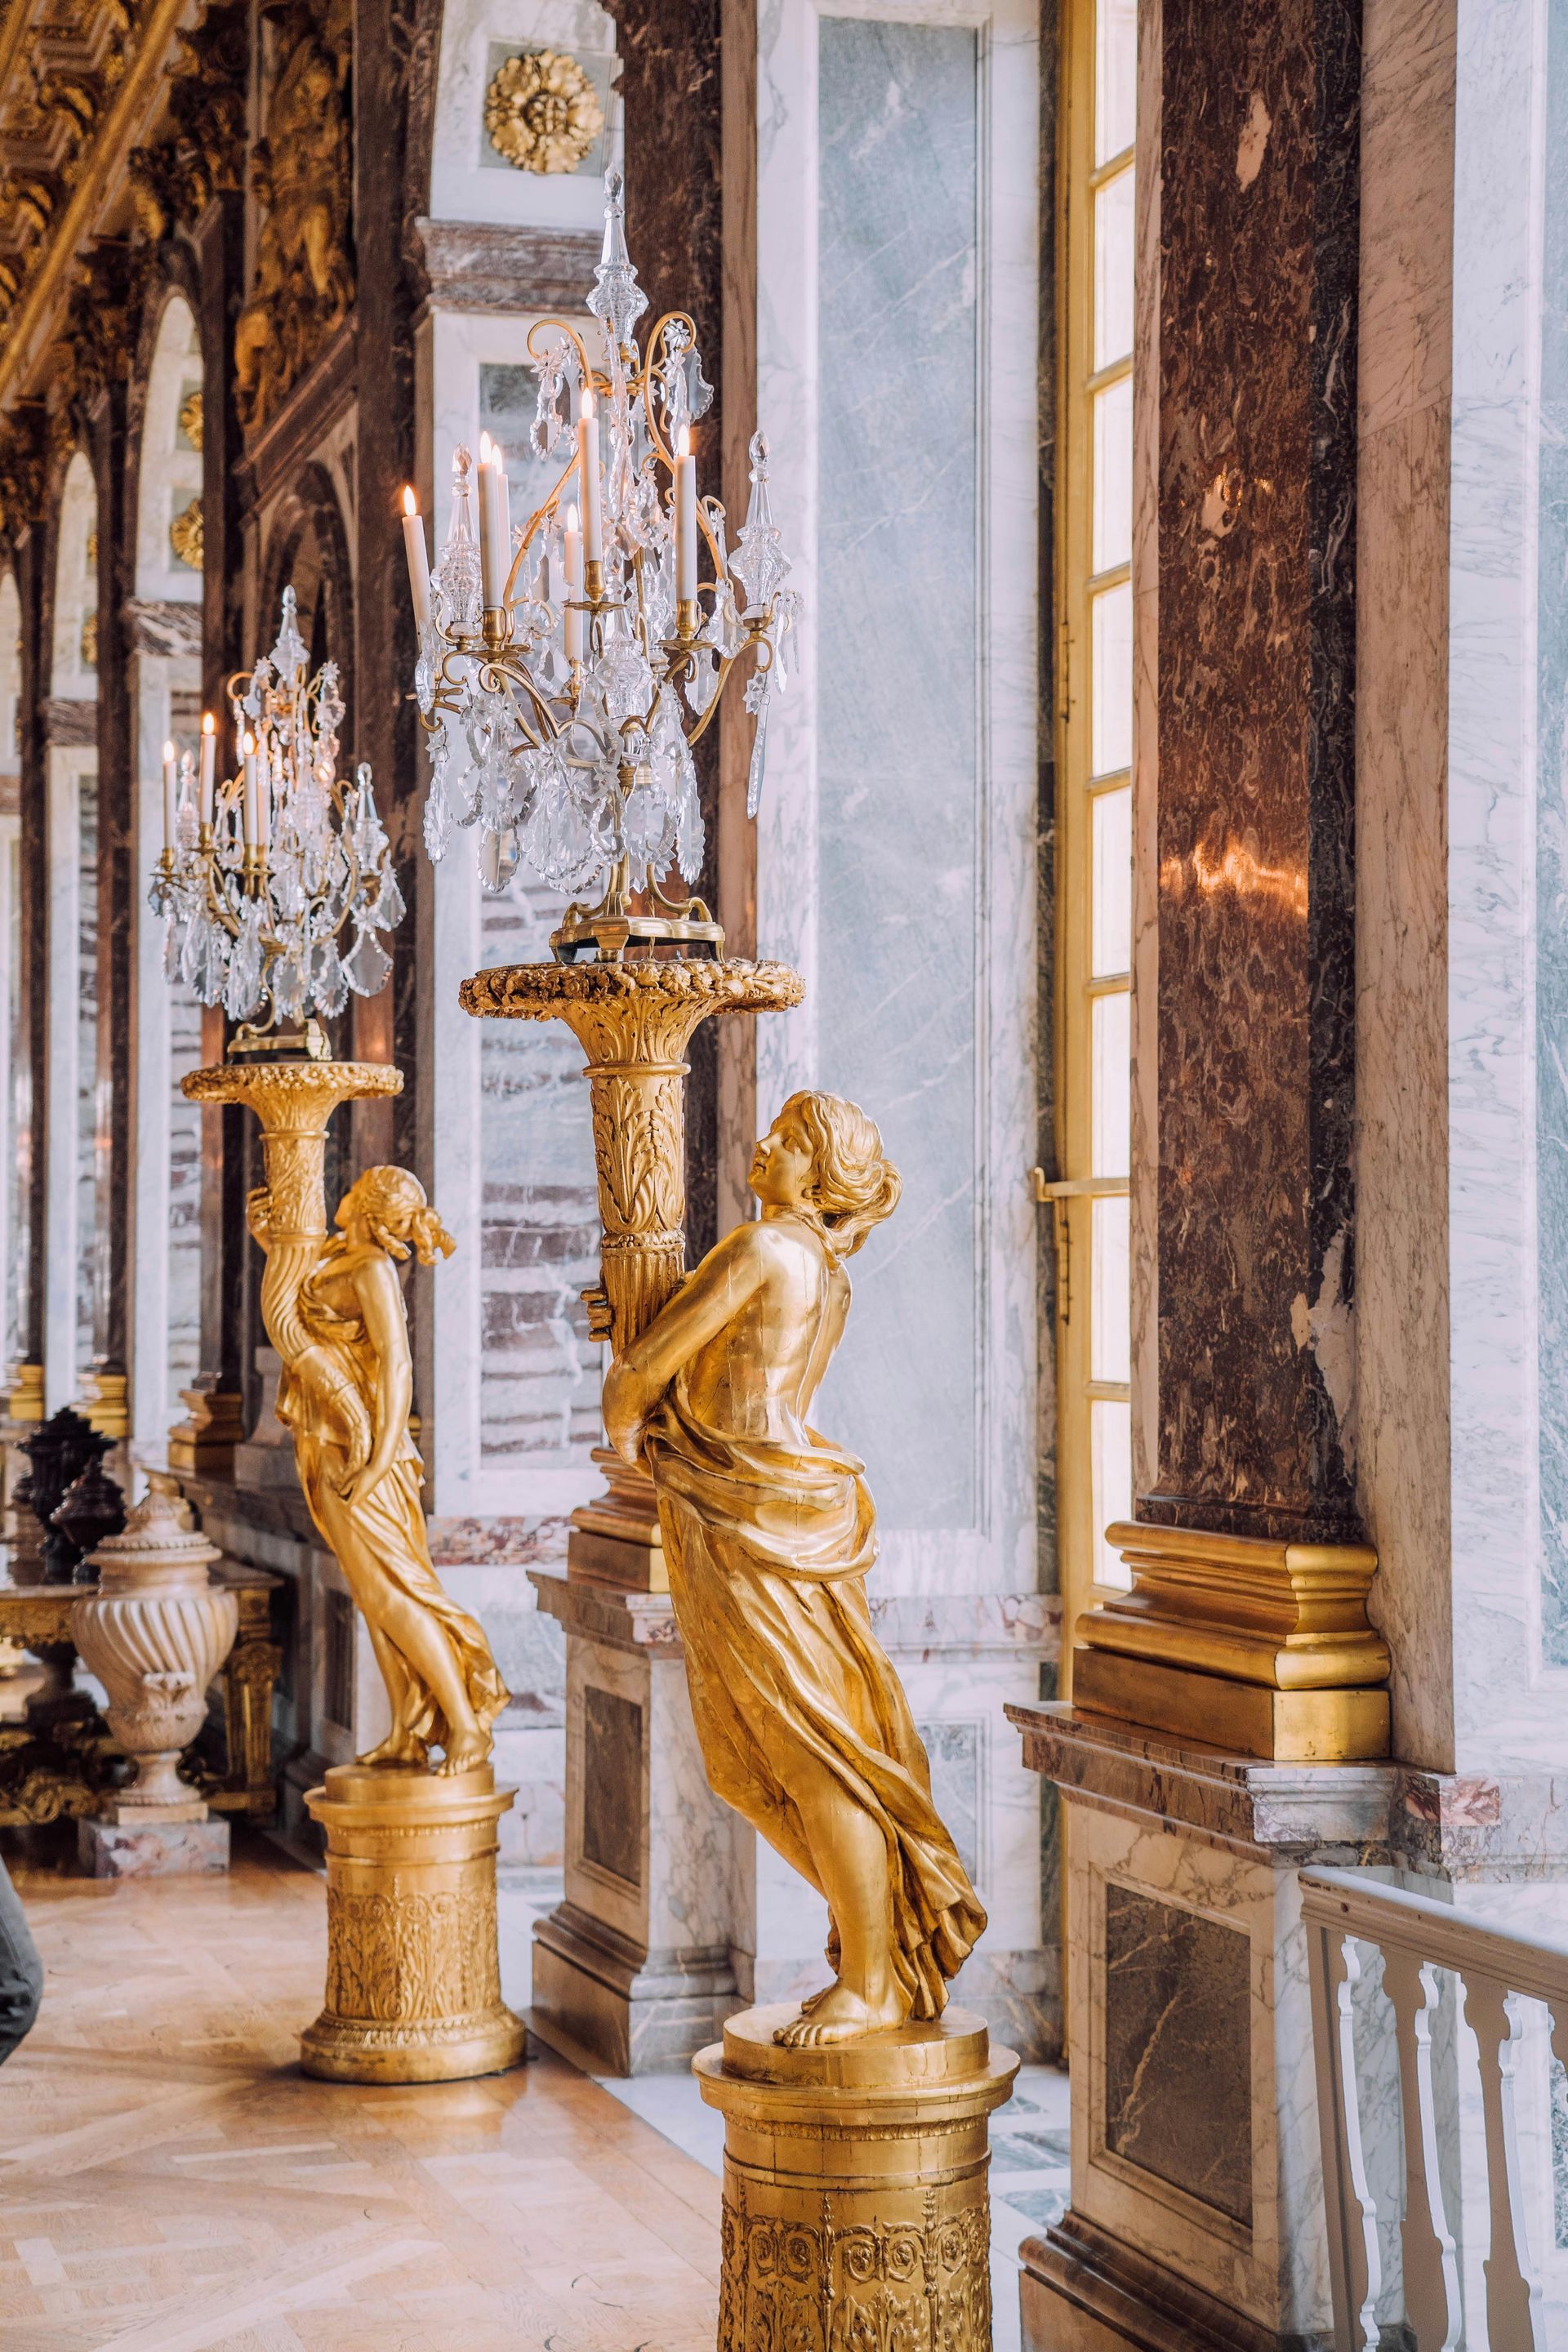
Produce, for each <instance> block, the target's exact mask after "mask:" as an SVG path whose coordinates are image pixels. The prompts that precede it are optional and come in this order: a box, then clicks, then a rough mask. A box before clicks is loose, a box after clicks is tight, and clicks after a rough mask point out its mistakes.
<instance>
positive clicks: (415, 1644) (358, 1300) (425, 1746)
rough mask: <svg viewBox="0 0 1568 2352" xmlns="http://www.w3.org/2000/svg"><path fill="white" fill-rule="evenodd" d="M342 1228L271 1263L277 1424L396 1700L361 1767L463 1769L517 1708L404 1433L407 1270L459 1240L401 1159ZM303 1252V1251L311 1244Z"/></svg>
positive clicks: (259, 1229)
mask: <svg viewBox="0 0 1568 2352" xmlns="http://www.w3.org/2000/svg"><path fill="white" fill-rule="evenodd" d="M247 1215H248V1221H249V1225H250V1230H251V1233H252V1234H253V1235H254V1236H255V1238H256V1240H257V1241H258V1243H259V1244H260V1246H261V1247H262V1249H263V1250H266V1251H268V1253H269V1254H270V1253H271V1251H272V1248H273V1242H274V1235H273V1232H272V1222H273V1221H272V1215H271V1196H270V1194H269V1193H268V1190H267V1188H266V1186H265V1185H263V1186H262V1187H261V1188H260V1189H259V1190H258V1191H257V1192H253V1193H252V1194H251V1196H250V1199H249V1202H248V1204H247ZM337 1223H338V1227H339V1230H338V1232H337V1233H336V1234H332V1235H331V1237H328V1236H327V1235H324V1234H311V1235H309V1236H300V1235H297V1234H293V1233H292V1232H290V1233H289V1236H288V1240H287V1242H284V1241H283V1238H282V1235H281V1234H279V1243H280V1244H281V1246H280V1249H279V1257H280V1258H281V1259H282V1260H283V1261H284V1262H285V1263H286V1264H287V1265H288V1273H289V1278H288V1279H287V1280H285V1281H283V1282H282V1283H279V1281H278V1280H277V1278H276V1276H277V1275H278V1274H279V1272H281V1271H282V1266H281V1265H279V1263H277V1262H275V1263H274V1265H272V1266H270V1267H269V1268H268V1275H269V1279H268V1284H267V1285H266V1286H265V1288H264V1290H263V1305H264V1307H265V1308H266V1320H267V1329H268V1338H269V1339H271V1341H272V1344H273V1346H274V1347H275V1348H276V1349H278V1352H279V1355H280V1356H281V1357H282V1359H283V1376H282V1379H281V1380H280V1381H279V1389H278V1418H279V1421H281V1422H282V1423H285V1425H286V1426H287V1427H288V1428H289V1429H291V1430H292V1432H293V1433H294V1458H295V1462H296V1464H297V1465H298V1468H299V1472H300V1485H301V1486H302V1487H303V1488H304V1490H305V1500H306V1502H307V1503H308V1504H309V1505H310V1516H311V1517H312V1518H313V1519H314V1520H315V1523H316V1525H317V1527H318V1528H320V1529H321V1533H322V1535H323V1536H324V1537H325V1538H326V1540H327V1542H328V1544H329V1545H330V1546H331V1549H332V1551H333V1552H334V1553H335V1555H336V1557H337V1559H338V1562H339V1565H340V1566H341V1567H342V1571H343V1575H344V1577H345V1578H346V1580H347V1581H348V1587H349V1591H351V1592H352V1593H353V1597H354V1600H355V1601H357V1602H358V1604H359V1607H360V1609H361V1610H362V1611H363V1615H364V1621H365V1624H366V1627H367V1628H368V1630H369V1633H370V1638H371V1643H372V1645H373V1646H374V1651H375V1655H376V1661H377V1663H378V1664H379V1665H380V1667H381V1671H382V1675H383V1677H384V1681H385V1684H386V1693H387V1697H388V1698H389V1700H390V1701H391V1704H392V1729H391V1731H390V1732H389V1733H388V1734H387V1737H386V1738H384V1740H382V1741H381V1742H380V1744H379V1745H378V1746H376V1747H374V1748H371V1750H370V1751H369V1753H368V1754H366V1755H364V1756H362V1757H361V1758H360V1759H359V1761H360V1762H361V1763H362V1764H402V1765H415V1766H420V1767H424V1766H427V1765H428V1764H429V1759H430V1750H431V1749H432V1748H440V1749H441V1750H442V1751H443V1753H442V1759H441V1761H440V1762H439V1763H438V1764H437V1765H436V1766H435V1768H434V1769H436V1770H437V1772H443V1773H452V1772H466V1771H468V1770H470V1769H472V1768H473V1767H474V1766H475V1765H478V1764H482V1763H484V1762H485V1760H486V1759H487V1758H488V1757H489V1752H490V1744H491V1743H490V1730H489V1727H490V1725H491V1724H492V1723H493V1722H494V1720H495V1718H496V1717H497V1716H498V1715H499V1714H500V1711H501V1709H502V1707H503V1706H505V1705H506V1702H507V1691H506V1685H504V1684H503V1683H502V1681H501V1678H500V1675H499V1674H498V1672H497V1671H496V1664H495V1660H494V1659H493V1657H492V1656H491V1655H490V1650H489V1643H488V1642H487V1641H486V1639H485V1636H484V1634H483V1633H482V1632H481V1631H480V1629H479V1626H478V1625H477V1624H476V1623H475V1622H474V1620H473V1619H472V1618H471V1617H470V1616H468V1614H467V1613H466V1612H465V1611H463V1610H461V1609H459V1608H458V1606H457V1604H456V1603H455V1602H454V1601H451V1600H449V1599H448V1597H447V1594H446V1593H445V1592H444V1591H442V1589H441V1586H440V1584H439V1582H438V1581H437V1575H436V1570H435V1569H434V1568H433V1566H432V1565H431V1560H430V1547H429V1541H428V1538H426V1531H425V1514H424V1511H423V1509H422V1508H421V1507H420V1501H419V1469H420V1463H419V1455H418V1454H417V1453H416V1450H415V1446H414V1443H413V1440H412V1439H411V1437H410V1436H409V1433H408V1413H409V1408H410V1405H411V1403H412V1402H413V1395H414V1371H413V1364H412V1361H411V1359H410V1356H409V1350H408V1318H407V1315H406V1313H405V1308H404V1304H403V1291H402V1287H401V1286H400V1284H399V1282H398V1278H397V1271H396V1268H397V1264H398V1263H401V1262H403V1261H405V1260H406V1258H407V1257H408V1255H409V1253H410V1251H411V1250H412V1251H413V1252H414V1253H415V1254H416V1255H417V1257H418V1259H419V1263H420V1265H431V1264H432V1263H433V1262H434V1260H435V1257H436V1254H437V1251H439V1252H441V1253H442V1255H446V1256H450V1255H451V1252H452V1250H453V1247H454V1246H455V1244H453V1241H452V1237H451V1235H450V1234H448V1233H447V1229H446V1227H445V1226H444V1225H443V1224H442V1223H441V1220H440V1218H439V1217H438V1216H437V1214H436V1212H435V1211H434V1209H432V1208H431V1207H430V1206H429V1205H428V1203H427V1202H426V1198H425V1189H424V1187H423V1185H422V1184H421V1183H420V1182H419V1180H418V1178H417V1177H416V1176H412V1175H410V1173H409V1171H407V1169H405V1168H367V1169H366V1171H365V1172H364V1174H363V1176H361V1177H360V1179H359V1180H358V1181H357V1182H356V1183H355V1184H353V1186H351V1188H350V1189H349V1191H348V1192H345V1193H344V1195H343V1197H342V1201H341V1202H340V1203H339V1206H338V1214H337ZM301 1242H303V1243H304V1244H305V1246H303V1247H302V1248H301V1246H300V1244H301Z"/></svg>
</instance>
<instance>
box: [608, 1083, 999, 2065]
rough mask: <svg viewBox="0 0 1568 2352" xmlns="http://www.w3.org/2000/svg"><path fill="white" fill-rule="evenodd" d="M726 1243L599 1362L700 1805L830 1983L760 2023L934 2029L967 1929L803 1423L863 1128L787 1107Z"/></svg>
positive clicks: (825, 1337) (821, 2031) (875, 1204)
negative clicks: (652, 1548) (649, 1551)
mask: <svg viewBox="0 0 1568 2352" xmlns="http://www.w3.org/2000/svg"><path fill="white" fill-rule="evenodd" d="M750 1182H751V1188H752V1192H754V1193H755V1194H756V1196H757V1199H758V1200H759V1202H761V1204H762V1213H761V1216H760V1218H759V1220H758V1221H757V1222H756V1223H749V1224H742V1225H739V1226H737V1227H736V1228H735V1230H734V1231H733V1232H732V1233H731V1234H729V1235H728V1236H727V1237H726V1238H725V1239H724V1240H723V1241H721V1243H720V1244H718V1246H717V1247H716V1248H714V1249H712V1250H710V1252H709V1253H708V1255H707V1256H706V1257H705V1258H704V1259H703V1260H702V1263H701V1264H700V1265H699V1266H698V1267H697V1269H696V1271H695V1273H693V1274H692V1275H691V1276H689V1278H688V1279H687V1280H686V1281H685V1282H684V1283H683V1284H682V1285H681V1286H680V1288H679V1290H678V1291H677V1292H676V1293H675V1295H674V1296H673V1297H671V1298H670V1299H669V1300H668V1303H667V1304H666V1305H665V1306H664V1307H662V1308H661V1310H660V1311H659V1313H658V1315H657V1316H656V1317H655V1318H654V1319H653V1321H652V1322H651V1323H650V1324H649V1326H648V1327H647V1329H646V1330H645V1331H643V1332H642V1334H641V1335H640V1337H639V1338H637V1339H636V1340H635V1341H634V1342H633V1343H632V1344H631V1345H630V1346H629V1347H628V1348H626V1349H625V1351H624V1352H623V1353H622V1354H621V1356H620V1357H619V1358H618V1360H616V1363H615V1364H614V1366H613V1367H612V1369H611V1370H610V1372H609V1374H608V1376H607V1378H606V1381H605V1399H604V1409H605V1427H606V1429H607V1430H608V1432H609V1434H610V1438H611V1441H612V1443H613V1444H615V1446H616V1449H617V1451H618V1452H619V1453H620V1454H622V1456H623V1457H624V1458H625V1459H626V1461H627V1462H635V1461H637V1459H639V1458H646V1460H647V1465H648V1468H649V1470H650V1471H651V1473H652V1476H653V1481H654V1486H655V1490H656V1493H657V1495H658V1509H659V1519H660V1524H661V1527H662V1529H663V1536H664V1545H665V1551H666V1555H667V1557H668V1561H669V1580H670V1593H671V1598H672V1601H673V1602H674V1608H675V1614H676V1619H677V1622H678V1623H679V1629H680V1636H681V1641H682V1643H683V1645H684V1647H685V1651H686V1658H687V1672H688V1676H689V1684H690V1691H691V1703H692V1709H693V1713H694V1715H695V1717H696V1722H697V1729H698V1735H699V1738H700V1742H701V1747H702V1755H703V1760H704V1763H705V1765H706V1767H707V1771H708V1776H709V1779H710V1781H711V1783H712V1786H713V1788H714V1790H716V1792H717V1793H718V1794H719V1795H720V1796H721V1797H723V1798H724V1799H725V1800H726V1801H728V1802H729V1803H730V1804H731V1805H733V1806H734V1807H735V1809H736V1811H738V1812H740V1813H742V1815H743V1816H744V1817H745V1819H746V1820H747V1821H748V1822H751V1824H752V1827H753V1828H754V1829H756V1830H758V1831H759V1832H761V1833H762V1835H763V1837H765V1838H766V1839H767V1840H768V1842H769V1843H771V1844H772V1845H773V1846H774V1847H775V1848H776V1849H777V1851H778V1852H779V1853H781V1854H782V1855H783V1856H784V1859H785V1861H786V1862H788V1863H790V1864H792V1865H793V1866H794V1867H795V1869H796V1870H798V1871H799V1872H800V1873H801V1874H802V1875H803V1876H804V1877H805V1878H806V1879H807V1880H808V1881H809V1882H810V1883H811V1884H812V1885H814V1886H816V1888H817V1889H818V1891H819V1892H820V1893H821V1894H822V1895H823V1896H824V1897H825V1898H826V1902H827V1906H828V1909H829V1912H830V1914H831V1917H832V1930H831V1938H830V1942H829V1946H828V1960H829V1964H830V1965H831V1966H832V1967H833V1968H834V1969H835V1970H836V1972H837V1973H836V1979H835V1981H834V1983H833V1984H831V1985H830V1986H829V1987H828V1988H827V1989H826V1991H824V1992H821V1993H818V1994H817V1995H816V1996H815V1998H814V1999H813V2000H810V2001H808V2002H806V2003H805V2004H804V2005H803V2008H802V2013H801V2015H800V2016H799V2018H797V2019H795V2020H793V2021H790V2022H788V2023H787V2024H784V2025H783V2026H781V2027H779V2028H778V2029H777V2032H776V2033H775V2037H774V2038H775V2040H777V2041H778V2042H782V2043H783V2044H784V2046H785V2047H788V2048H796V2049H810V2048H816V2047H822V2046H826V2045H828V2044H832V2043H836V2042H851V2041H855V2040H858V2039H859V2038H861V2037H863V2036H864V2035H866V2034H868V2033H875V2032H880V2031H883V2030H886V2029H889V2028H896V2027H899V2026H902V2025H903V2024H904V2023H905V2022H906V2021H909V2020H910V2019H914V2020H927V2019H934V2018H936V2017H938V2016H940V2015H941V2013H942V2009H943V2007H944V2005H945V2003H946V2000H947V1979H949V1978H951V1977H952V1976H954V1975H955V1974H956V1973H957V1971H958V1969H960V1968H961V1967H962V1965H963V1961H964V1959H965V1958H967V1956H968V1954H969V1952H970V1950H971V1948H973V1944H974V1943H975V1941H976V1939H977V1938H978V1937H979V1936H980V1935H981V1934H982V1933H983V1931H984V1926H985V1914H984V1911H983V1910H982V1908H981V1906H980V1904H979V1902H978V1901H977V1899H976V1897H975V1894H974V1890H973V1887H972V1885H970V1882H969V1877H968V1874H967V1873H966V1872H965V1870H964V1867H963V1863H962V1862H961V1861H960V1859H959V1856H958V1852H957V1849H956V1848H955V1846H954V1844H953V1842H952V1837H951V1836H950V1834H949V1832H948V1831H947V1829H946V1827H945V1826H944V1824H943V1823H942V1820H941V1818H940V1816H939V1815H938V1813H937V1811H936V1809H935V1807H934V1805H933V1804H932V1802H931V1773H930V1768H929V1765H928V1763H927V1759H926V1754H925V1750H924V1748H923V1747H922V1746H921V1740H920V1738H919V1735H918V1734H917V1732H916V1730H915V1727H914V1723H913V1721H912V1719H911V1717H910V1709H909V1703H908V1701H907V1699H906V1698H905V1696H904V1693H903V1689H902V1687H901V1685H900V1682H899V1678H898V1676H897V1675H896V1674H895V1673H894V1671H893V1668H892V1665H891V1664H890V1663H889V1659H888V1658H887V1656H886V1655H885V1654H884V1653H883V1651H882V1649H881V1647H880V1645H879V1643H878V1642H877V1641H876V1639H875V1637H874V1635H873V1634H872V1632H871V1622H870V1612H869V1609H868V1602H867V1597H866V1584H865V1578H866V1571H867V1570H868V1568H869V1567H870V1566H871V1563H872V1561H873V1560H874V1559H875V1558H876V1552H877V1539H876V1515H875V1511H874V1509H873V1507H872V1502H871V1497H870V1495H869V1493H868V1489H867V1486H866V1482H865V1478H864V1475H863V1466H862V1465H861V1464H860V1463H859V1462H858V1461H857V1460H856V1459H855V1457H854V1456H853V1455H852V1454H847V1453H846V1452H845V1451H844V1450H843V1449H842V1448H841V1447H839V1446H837V1445H835V1444H832V1443H831V1441H830V1440H828V1439H827V1438H825V1437H823V1436H821V1435H819V1434H818V1433H817V1432H816V1430H814V1429H813V1428H812V1427H811V1426H810V1423H809V1420H808V1416H809V1414H810V1412H811V1410H812V1404H813V1401H814V1399H815V1397H816V1391H817V1390H818V1388H819V1386H820V1384H821V1381H822V1378H823V1375H824V1373H825V1372H826V1370H827V1366H828V1363H829V1361H830V1360H831V1358H832V1356H833V1353H834V1350H835V1349H836V1348H837V1345H838V1342H839V1340H840V1339H841V1338H842V1336H843V1332H844V1327H845V1320H846V1318H847V1314H848V1311H849V1301H850V1285H849V1277H848V1275H847V1272H846V1270H845V1260H846V1259H847V1258H848V1257H850V1256H852V1255H854V1253H855V1251H856V1250H858V1248H859V1246H860V1244H861V1243H862V1242H863V1241H864V1240H865V1238H866V1236H867V1234H868V1233H869V1232H870V1231H871V1229H872V1228H873V1227H874V1226H875V1225H877V1224H878V1223H880V1222H881V1220H882V1219H883V1218H885V1217H887V1216H889V1215H890V1214H891V1213H892V1212H893V1210H894V1208H895V1207H896V1206H897V1203H898V1199H899V1191H900V1181H899V1174H898V1171H897V1170H896V1169H895V1168H894V1167H893V1166H892V1164H891V1162H890V1161H889V1160H887V1159H886V1158H885V1157H884V1156H883V1152H882V1144H881V1138H880V1136H879V1133H878V1131H877V1129H876V1128H875V1126H874V1125H873V1124H872V1122H871V1120H870V1119H868V1118H867V1117H866V1115H865V1113H864V1112H863V1111H861V1110H859V1109H858V1108H857V1107H856V1105H855V1104H853V1103H850V1102H845V1101H842V1100H841V1099H840V1098H839V1097H837V1096H835V1095H827V1094H797V1095H794V1096H792V1097H791V1098H790V1100H789V1101H788V1102H787V1103H785V1105H784V1108H783V1110H782V1111H781V1112H780V1113H779V1116H778V1118H776V1119H775V1120H774V1122H773V1127H772V1129H770V1130H769V1132H768V1134H767V1135H765V1136H764V1137H763V1139H762V1141H761V1142H760V1143H759V1144H758V1145H757V1147H756V1151H755V1154H754V1156H753V1159H752V1168H751V1176H750Z"/></svg>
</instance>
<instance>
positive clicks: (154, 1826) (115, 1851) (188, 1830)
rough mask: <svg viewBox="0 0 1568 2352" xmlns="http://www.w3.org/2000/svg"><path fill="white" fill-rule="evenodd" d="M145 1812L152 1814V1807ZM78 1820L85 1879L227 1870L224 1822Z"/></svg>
mask: <svg viewBox="0 0 1568 2352" xmlns="http://www.w3.org/2000/svg"><path fill="white" fill-rule="evenodd" d="M150 1810H154V1811H155V1810H156V1809H155V1808H153V1809H150ZM130 1816H131V1808H130V1807H129V1806H128V1807H127V1808H126V1809H125V1817H124V1818H122V1819H121V1820H120V1821H115V1822H109V1821H95V1820H92V1819H91V1818H89V1817H84V1818H83V1819H81V1820H80V1821H79V1822H77V1825H76V1834H77V1860H78V1861H79V1864H80V1865H81V1868H82V1870H83V1871H84V1872H85V1873H86V1874H87V1876H88V1877H89V1878H183V1877H201V1876H205V1875H207V1874H211V1873H213V1872H216V1871H225V1870H226V1869H227V1868H228V1859H229V1856H228V1848H229V1835H228V1823H227V1822H226V1821H224V1820H222V1819H220V1818H219V1817H218V1816H216V1815H213V1816H210V1817H209V1818H208V1819H207V1820H205V1821H184V1822H178V1821H174V1822H171V1821H143V1822H138V1821H135V1820H132V1818H131V1817H130Z"/></svg>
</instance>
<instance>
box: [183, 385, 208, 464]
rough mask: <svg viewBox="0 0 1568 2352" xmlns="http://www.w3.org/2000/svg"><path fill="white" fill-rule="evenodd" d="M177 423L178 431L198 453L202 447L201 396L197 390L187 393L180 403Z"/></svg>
mask: <svg viewBox="0 0 1568 2352" xmlns="http://www.w3.org/2000/svg"><path fill="white" fill-rule="evenodd" d="M179 423H180V430H181V432H182V433H183V434H184V436H185V438H186V440H187V441H188V442H189V443H190V445H191V446H192V448H193V449H195V450H196V451H198V452H199V451H200V449H201V446H202V395H201V392H200V390H199V388H198V389H197V390H196V391H195V392H188V393H187V394H185V396H184V400H182V401H181V403H180V412H179Z"/></svg>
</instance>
